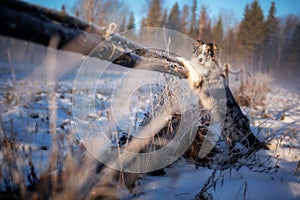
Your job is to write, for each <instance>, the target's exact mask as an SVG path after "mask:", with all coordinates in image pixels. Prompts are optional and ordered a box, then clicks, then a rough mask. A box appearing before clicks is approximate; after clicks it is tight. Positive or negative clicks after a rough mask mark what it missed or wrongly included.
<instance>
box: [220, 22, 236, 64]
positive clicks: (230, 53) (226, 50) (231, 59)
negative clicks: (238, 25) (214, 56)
mask: <svg viewBox="0 0 300 200" xmlns="http://www.w3.org/2000/svg"><path fill="white" fill-rule="evenodd" d="M234 46H235V34H234V30H233V29H232V28H230V29H228V30H227V33H226V36H225V38H224V42H223V48H222V49H223V51H222V56H223V57H222V60H223V62H226V63H230V64H231V65H235V64H236V63H235V53H236V52H235V48H233V47H234Z"/></svg>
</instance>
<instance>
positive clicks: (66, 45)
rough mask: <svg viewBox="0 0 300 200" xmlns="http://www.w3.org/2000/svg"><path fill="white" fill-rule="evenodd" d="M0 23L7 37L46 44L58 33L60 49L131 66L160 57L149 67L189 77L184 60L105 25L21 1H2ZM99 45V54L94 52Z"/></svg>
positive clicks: (2, 33)
mask: <svg viewBox="0 0 300 200" xmlns="http://www.w3.org/2000/svg"><path fill="white" fill-rule="evenodd" d="M0 23H1V25H2V27H1V29H0V34H1V35H4V36H9V37H14V38H18V39H23V40H26V41H30V42H34V43H38V44H41V45H45V46H48V45H49V42H50V40H51V38H53V37H54V36H55V37H58V38H59V42H58V45H57V48H58V49H60V50H64V51H71V52H77V53H81V54H83V55H89V56H97V57H99V58H101V59H106V60H109V61H112V62H114V63H116V64H119V65H122V66H125V67H130V68H133V67H135V66H137V65H139V63H140V62H147V61H145V58H147V57H148V58H149V57H151V58H158V59H155V64H156V66H159V67H154V68H153V67H150V69H149V70H154V71H160V72H164V73H170V74H173V75H176V76H179V77H186V71H185V70H184V67H183V65H182V62H180V61H179V60H177V59H176V58H175V57H172V56H170V55H167V54H166V53H164V52H162V51H157V50H151V49H146V48H145V47H143V46H142V45H140V44H137V43H135V42H133V41H131V40H129V39H127V38H125V37H122V36H119V35H117V34H113V33H109V32H108V31H107V29H106V28H105V27H97V26H95V25H93V24H89V23H86V22H84V21H81V20H79V19H77V18H74V17H72V16H69V15H67V14H66V13H64V12H60V11H54V10H50V9H47V8H43V7H40V6H35V5H31V4H28V3H25V2H22V1H15V0H3V1H1V2H0ZM104 41H106V42H104ZM96 47H97V53H93V54H91V52H92V50H95V48H96ZM116 47H117V48H116ZM123 47H126V48H127V49H126V50H125V49H124V48H123ZM130 50H134V51H133V52H132V51H130ZM120 56H122V57H121V58H119V57H120Z"/></svg>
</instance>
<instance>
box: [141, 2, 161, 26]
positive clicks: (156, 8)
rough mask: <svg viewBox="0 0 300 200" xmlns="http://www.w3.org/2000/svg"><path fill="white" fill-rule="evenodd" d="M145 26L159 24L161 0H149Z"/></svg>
mask: <svg viewBox="0 0 300 200" xmlns="http://www.w3.org/2000/svg"><path fill="white" fill-rule="evenodd" d="M144 25H145V26H147V27H160V26H161V0H151V1H150V6H149V11H148V15H147V18H146V21H145V24H144Z"/></svg>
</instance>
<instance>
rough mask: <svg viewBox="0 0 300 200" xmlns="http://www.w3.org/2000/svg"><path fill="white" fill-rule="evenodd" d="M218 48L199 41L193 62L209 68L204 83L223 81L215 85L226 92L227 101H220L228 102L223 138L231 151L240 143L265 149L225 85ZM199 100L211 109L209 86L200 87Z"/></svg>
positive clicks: (215, 87) (249, 147)
mask: <svg viewBox="0 0 300 200" xmlns="http://www.w3.org/2000/svg"><path fill="white" fill-rule="evenodd" d="M216 50H217V46H216V45H215V44H212V43H210V44H206V43H205V42H203V41H197V43H196V44H195V45H194V54H193V58H192V60H194V62H195V61H196V62H197V63H198V64H199V65H200V66H201V67H207V68H208V69H209V70H208V73H206V74H205V75H204V77H203V79H204V81H203V82H207V81H212V82H211V83H214V82H213V80H214V79H216V77H219V78H220V77H221V78H222V79H223V84H222V85H214V86H213V89H214V90H218V89H220V90H222V89H223V90H224V88H225V93H226V96H225V98H226V99H219V100H220V101H222V100H223V101H224V102H226V117H225V121H224V127H223V131H222V137H223V139H224V140H225V141H226V143H227V145H228V146H229V148H230V149H232V148H233V147H234V145H235V143H237V142H240V143H242V144H243V145H244V146H246V147H247V148H248V149H256V148H265V149H267V147H266V145H265V144H264V143H262V142H260V141H259V140H258V139H257V138H256V137H255V136H254V135H253V133H252V132H251V129H250V122H249V119H248V118H247V117H246V116H245V115H244V114H243V112H242V111H241V109H240V107H239V106H238V104H237V102H236V101H235V99H234V97H233V95H232V93H231V91H230V89H229V88H228V86H227V85H226V84H225V76H224V75H223V71H222V68H221V67H220V66H219V64H218V62H217V59H216ZM198 87H199V95H200V96H199V98H200V100H201V102H200V103H201V104H202V106H203V107H204V108H208V109H210V107H209V105H205V104H206V103H205V102H207V101H209V100H208V99H209V98H210V97H209V89H210V90H211V88H209V89H208V87H207V85H206V84H204V85H201V84H199V85H198Z"/></svg>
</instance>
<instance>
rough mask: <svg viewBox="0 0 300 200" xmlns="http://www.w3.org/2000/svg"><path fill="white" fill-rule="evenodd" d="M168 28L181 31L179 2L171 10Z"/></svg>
mask: <svg viewBox="0 0 300 200" xmlns="http://www.w3.org/2000/svg"><path fill="white" fill-rule="evenodd" d="M166 27H167V28H169V29H172V30H176V31H180V28H181V23H180V16H179V6H178V3H177V2H176V3H175V4H174V5H173V7H172V9H171V12H170V15H169V17H168V22H167V25H166Z"/></svg>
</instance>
